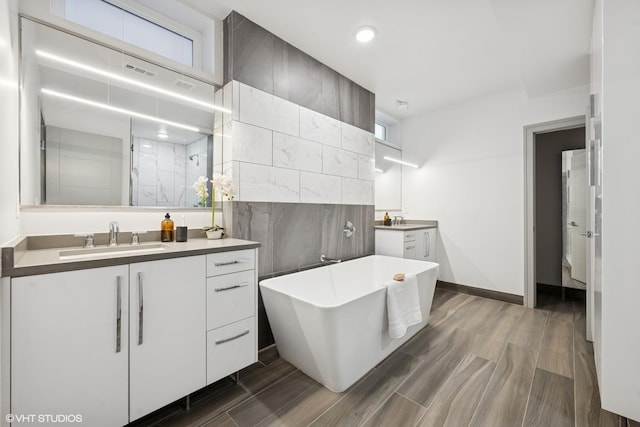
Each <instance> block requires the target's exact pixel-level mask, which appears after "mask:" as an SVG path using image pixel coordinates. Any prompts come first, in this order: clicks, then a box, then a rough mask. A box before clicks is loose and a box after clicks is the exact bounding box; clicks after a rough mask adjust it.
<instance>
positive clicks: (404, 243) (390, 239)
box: [375, 227, 438, 262]
mask: <svg viewBox="0 0 640 427" xmlns="http://www.w3.org/2000/svg"><path fill="white" fill-rule="evenodd" d="M375 235H376V243H375V253H376V255H387V256H394V257H398V258H406V259H417V260H420V261H431V262H438V256H437V252H436V251H437V249H436V247H437V246H436V244H437V228H435V227H425V228H416V229H409V230H408V229H406V228H403V227H388V228H376V230H375Z"/></svg>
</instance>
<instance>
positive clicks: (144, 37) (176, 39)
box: [65, 0, 193, 67]
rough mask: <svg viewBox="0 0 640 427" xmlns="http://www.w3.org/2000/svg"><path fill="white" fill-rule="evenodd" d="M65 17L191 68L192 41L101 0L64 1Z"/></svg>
mask: <svg viewBox="0 0 640 427" xmlns="http://www.w3.org/2000/svg"><path fill="white" fill-rule="evenodd" d="M65 18H66V19H68V20H69V21H72V22H75V23H76V24H80V25H82V26H85V27H88V28H91V29H93V30H96V31H99V32H101V33H103V34H106V35H108V36H111V37H114V38H117V39H119V40H122V41H124V42H127V43H130V44H132V45H134V46H138V47H141V48H143V49H146V50H148V51H151V52H153V53H157V54H158V55H162V56H164V57H165V58H170V59H172V60H174V61H177V62H180V63H182V64H185V65H188V66H190V67H193V40H191V39H189V38H187V37H184V36H183V35H181V34H178V33H176V32H174V31H171V30H169V29H167V28H165V27H162V26H160V25H158V24H155V23H153V22H151V21H149V20H147V19H144V18H141V17H140V16H137V15H134V14H133V13H130V12H127V11H126V10H123V9H121V8H119V7H117V6H114V5H112V4H110V3H108V2H106V1H104V0H66V11H65Z"/></svg>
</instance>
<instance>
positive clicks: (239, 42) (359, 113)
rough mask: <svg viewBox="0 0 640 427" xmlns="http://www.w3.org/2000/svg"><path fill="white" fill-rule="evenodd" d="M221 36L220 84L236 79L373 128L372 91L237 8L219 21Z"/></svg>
mask: <svg viewBox="0 0 640 427" xmlns="http://www.w3.org/2000/svg"><path fill="white" fill-rule="evenodd" d="M224 39H225V42H224V64H225V70H224V81H225V83H227V82H230V81H232V80H237V81H240V82H243V83H245V84H247V85H249V86H252V87H255V88H258V89H260V90H262V91H264V92H266V93H268V94H271V95H276V96H278V97H279V98H282V99H285V100H288V101H291V102H293V103H294V104H297V105H300V106H302V107H305V108H307V109H309V110H312V111H316V112H319V113H322V114H324V115H325V116H328V117H332V118H334V119H337V120H340V121H342V122H345V123H349V124H351V125H353V126H355V127H357V128H360V129H364V130H366V131H369V132H373V126H374V121H375V95H374V94H373V93H371V92H369V91H368V90H366V89H365V88H363V87H362V86H359V85H358V84H356V83H354V82H352V81H351V80H349V79H347V78H346V77H344V76H343V75H341V74H339V73H338V72H336V71H334V70H332V69H331V68H329V67H327V66H326V65H324V64H322V63H321V62H320V61H318V60H316V59H314V58H312V57H311V56H309V55H308V54H306V53H304V52H302V51H301V50H300V49H297V48H295V47H293V46H291V45H290V44H289V43H287V42H285V41H284V40H282V39H280V38H279V37H277V36H276V35H274V34H272V33H270V32H269V31H267V30H266V29H264V28H262V27H260V26H259V25H257V24H255V23H254V22H252V21H250V20H249V19H247V18H245V17H244V16H242V15H240V14H239V13H237V12H231V13H230V14H229V16H227V18H226V19H225V20H224ZM301 125H302V124H301ZM283 133H287V132H286V131H285V130H283ZM300 136H303V135H300ZM303 137H304V136H303ZM318 142H322V141H318Z"/></svg>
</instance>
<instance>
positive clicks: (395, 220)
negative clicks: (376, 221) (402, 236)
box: [393, 215, 404, 225]
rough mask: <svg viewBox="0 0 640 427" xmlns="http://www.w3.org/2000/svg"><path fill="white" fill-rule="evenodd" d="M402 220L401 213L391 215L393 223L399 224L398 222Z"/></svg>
mask: <svg viewBox="0 0 640 427" xmlns="http://www.w3.org/2000/svg"><path fill="white" fill-rule="evenodd" d="M402 220H404V218H402V216H401V215H396V216H394V217H393V225H400V223H401V222H402Z"/></svg>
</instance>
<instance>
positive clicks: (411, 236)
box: [404, 231, 417, 243]
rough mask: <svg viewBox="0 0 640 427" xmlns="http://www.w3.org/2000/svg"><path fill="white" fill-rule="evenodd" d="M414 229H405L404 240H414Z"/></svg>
mask: <svg viewBox="0 0 640 427" xmlns="http://www.w3.org/2000/svg"><path fill="white" fill-rule="evenodd" d="M416 234H417V232H416V231H405V232H404V242H405V243H407V242H413V241H414V240H416Z"/></svg>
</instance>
